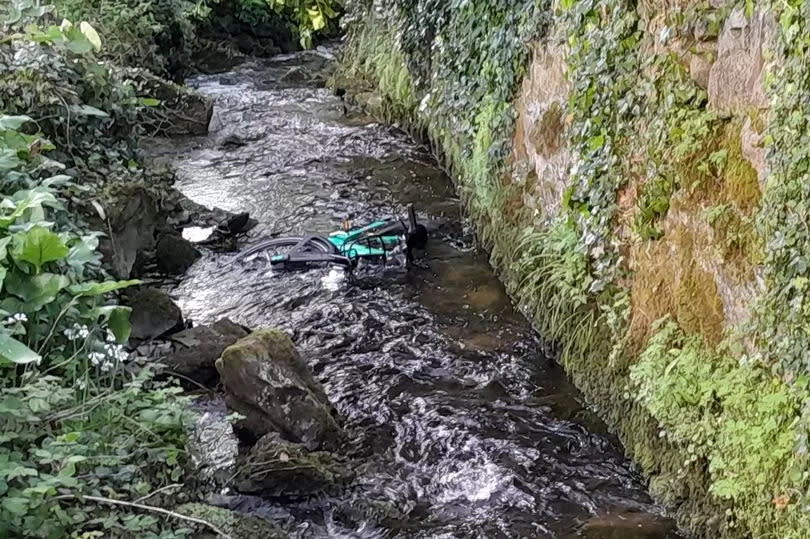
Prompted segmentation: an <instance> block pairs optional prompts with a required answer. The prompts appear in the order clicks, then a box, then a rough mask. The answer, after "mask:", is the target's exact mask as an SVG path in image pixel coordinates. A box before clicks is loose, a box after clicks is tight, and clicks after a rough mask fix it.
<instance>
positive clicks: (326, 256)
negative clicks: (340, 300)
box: [237, 205, 428, 270]
mask: <svg viewBox="0 0 810 539" xmlns="http://www.w3.org/2000/svg"><path fill="white" fill-rule="evenodd" d="M427 240H428V233H427V229H426V228H425V226H424V225H422V224H419V223H418V222H417V220H416V210H414V207H413V205H410V206H409V207H408V224H407V225H406V224H405V223H404V222H403V221H402V220H400V219H389V220H381V221H375V222H373V223H371V224H369V225H366V226H363V227H356V228H352V227H350V226H349V225H348V223H344V227H343V230H339V231H336V232H333V233H331V234H329V235H328V236H322V235H319V234H310V235H306V236H291V237H284V238H275V239H270V240H265V241H263V242H261V243H259V244H258V245H255V246H254V247H251V248H250V249H248V250H247V251H245V252H244V253H242V254H241V255H239V257H238V258H237V260H238V261H240V262H249V261H254V260H259V259H261V260H263V261H265V262H269V263H270V264H271V266H273V267H274V268H278V269H289V270H295V269H306V268H307V267H310V266H317V265H334V266H342V267H344V268H346V269H348V270H352V269H354V268H355V267H357V265H358V263H359V262H360V261H361V260H366V261H370V262H373V263H381V264H385V263H386V262H387V261H388V258H389V256H390V254H392V253H393V252H395V251H397V250H399V249H404V251H405V259H406V263H407V265H408V266H410V265H411V263H412V261H413V249H424V248H425V246H426V245H427Z"/></svg>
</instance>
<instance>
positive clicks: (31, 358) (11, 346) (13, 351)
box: [0, 334, 42, 365]
mask: <svg viewBox="0 0 810 539" xmlns="http://www.w3.org/2000/svg"><path fill="white" fill-rule="evenodd" d="M0 359H2V360H5V361H6V362H10V363H14V364H16V365H25V364H26V363H38V362H39V361H40V360H41V359H42V358H41V357H40V355H39V354H37V353H36V352H34V351H33V350H31V349H30V348H28V347H27V346H25V345H24V344H23V343H21V342H20V341H18V340H17V339H14V338H12V337H11V336H9V335H5V334H0Z"/></svg>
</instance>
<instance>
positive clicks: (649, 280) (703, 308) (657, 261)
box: [630, 226, 725, 351]
mask: <svg viewBox="0 0 810 539" xmlns="http://www.w3.org/2000/svg"><path fill="white" fill-rule="evenodd" d="M696 241H698V238H695V237H694V233H693V232H692V231H691V230H689V229H687V228H686V227H684V226H676V227H673V228H672V230H670V232H669V233H668V234H667V236H666V237H665V238H664V239H662V240H659V241H657V242H653V243H652V244H650V245H643V244H641V245H638V246H637V247H636V248H635V249H633V251H632V254H631V257H632V261H631V267H632V270H633V272H634V275H633V279H632V285H631V304H632V310H631V312H632V317H631V321H630V332H631V341H630V342H631V344H632V347H631V349H632V350H634V351H638V350H639V348H640V346H641V345H642V344H643V343H644V342H646V339H647V337H648V336H649V332H650V330H651V328H652V327H653V323H654V322H655V321H656V320H658V319H659V318H661V317H663V316H665V315H672V316H674V317H675V318H676V320H677V321H678V322H679V323H680V324H681V325H682V326H683V327H684V328H688V330H690V331H693V332H696V333H700V334H701V335H704V336H705V337H706V338H707V339H708V340H709V341H710V342H712V343H715V344H716V343H718V342H720V341H721V340H722V338H723V329H724V325H725V317H724V314H723V302H722V299H721V298H720V295H719V294H718V291H717V285H716V284H715V282H714V278H713V277H712V275H711V274H709V273H708V272H706V271H704V270H703V269H702V268H701V267H700V265H699V261H698V260H697V258H696V254H695V242H696ZM701 241H702V240H701Z"/></svg>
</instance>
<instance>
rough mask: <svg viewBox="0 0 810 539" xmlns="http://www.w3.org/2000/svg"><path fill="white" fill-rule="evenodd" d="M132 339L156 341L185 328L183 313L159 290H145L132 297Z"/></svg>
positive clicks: (130, 300)
mask: <svg viewBox="0 0 810 539" xmlns="http://www.w3.org/2000/svg"><path fill="white" fill-rule="evenodd" d="M129 305H130V307H132V314H131V315H130V318H129V320H130V323H131V324H132V335H131V338H132V339H134V340H138V341H145V340H149V339H154V338H157V337H160V336H162V335H165V334H167V333H170V332H171V331H173V330H177V329H180V328H182V327H183V313H182V312H180V307H178V306H177V305H176V304H175V303H174V301H173V300H172V298H170V297H169V295H168V294H167V293H166V292H163V291H162V290H158V289H157V288H144V289H141V290H139V291H137V292H135V293H134V294H132V295H131V296H130V299H129Z"/></svg>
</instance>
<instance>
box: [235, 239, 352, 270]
mask: <svg viewBox="0 0 810 539" xmlns="http://www.w3.org/2000/svg"><path fill="white" fill-rule="evenodd" d="M283 247H290V251H289V252H287V253H284V254H272V255H271V257H270V258H269V262H270V264H271V265H273V266H278V265H283V266H292V267H297V266H301V267H304V266H307V265H309V264H318V263H322V264H324V263H325V264H334V265H339V266H344V267H347V268H350V267H352V265H353V264H352V261H351V260H350V259H349V258H348V257H346V256H343V255H341V254H340V251H338V249H337V247H335V246H334V245H333V244H332V242H330V241H329V240H328V239H327V238H324V237H323V236H318V235H312V236H294V237H287V238H276V239H272V240H267V241H263V242H261V243H259V244H258V245H255V246H253V247H251V248H250V249H248V250H247V251H245V252H244V253H242V254H241V255H240V256H239V258H238V260H240V261H244V260H245V259H246V258H248V257H250V256H253V255H256V254H258V253H261V252H262V251H268V250H270V249H273V248H283Z"/></svg>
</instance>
